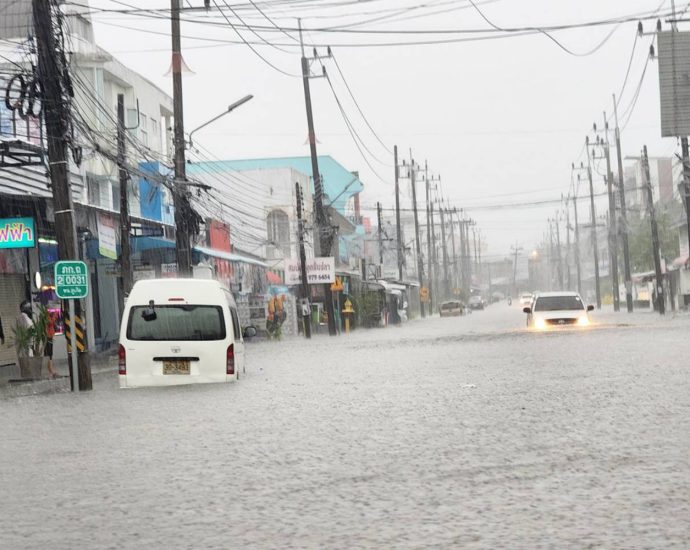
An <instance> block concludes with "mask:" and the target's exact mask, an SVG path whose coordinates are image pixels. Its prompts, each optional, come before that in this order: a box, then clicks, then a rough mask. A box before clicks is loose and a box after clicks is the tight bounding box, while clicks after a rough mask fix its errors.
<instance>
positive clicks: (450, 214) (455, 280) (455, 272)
mask: <svg viewBox="0 0 690 550" xmlns="http://www.w3.org/2000/svg"><path fill="white" fill-rule="evenodd" d="M448 218H450V241H451V246H452V247H453V264H452V266H453V276H452V277H451V281H452V283H453V289H456V288H457V287H458V258H457V250H456V249H455V222H453V212H452V211H451V210H449V211H448Z"/></svg>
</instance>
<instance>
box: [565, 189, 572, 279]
mask: <svg viewBox="0 0 690 550" xmlns="http://www.w3.org/2000/svg"><path fill="white" fill-rule="evenodd" d="M569 200H570V196H568V197H567V198H566V199H565V273H566V276H567V280H568V290H572V289H573V278H572V274H571V272H570V206H569V205H568V201H569Z"/></svg>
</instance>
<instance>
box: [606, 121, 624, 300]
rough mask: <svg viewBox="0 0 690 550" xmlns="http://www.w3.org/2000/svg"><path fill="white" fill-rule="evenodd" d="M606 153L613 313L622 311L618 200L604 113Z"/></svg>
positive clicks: (607, 124) (607, 127) (607, 126)
mask: <svg viewBox="0 0 690 550" xmlns="http://www.w3.org/2000/svg"><path fill="white" fill-rule="evenodd" d="M604 135H605V136H606V139H605V140H604V141H603V144H602V145H603V147H604V153H605V155H606V189H607V191H608V195H609V256H610V258H611V259H610V264H611V265H610V272H611V287H612V293H613V311H616V312H618V311H620V309H621V304H620V285H619V283H618V238H617V235H618V230H617V229H616V227H617V223H616V199H615V195H614V192H613V172H612V171H611V152H610V148H609V123H608V121H607V120H606V113H604Z"/></svg>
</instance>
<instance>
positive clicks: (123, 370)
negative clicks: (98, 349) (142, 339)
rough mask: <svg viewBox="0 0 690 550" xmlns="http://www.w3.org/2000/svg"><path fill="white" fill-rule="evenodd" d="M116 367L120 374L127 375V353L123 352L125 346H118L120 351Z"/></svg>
mask: <svg viewBox="0 0 690 550" xmlns="http://www.w3.org/2000/svg"><path fill="white" fill-rule="evenodd" d="M117 358H118V361H117V365H118V371H119V373H120V374H127V353H126V352H125V346H123V345H122V344H120V350H119V351H118V353H117Z"/></svg>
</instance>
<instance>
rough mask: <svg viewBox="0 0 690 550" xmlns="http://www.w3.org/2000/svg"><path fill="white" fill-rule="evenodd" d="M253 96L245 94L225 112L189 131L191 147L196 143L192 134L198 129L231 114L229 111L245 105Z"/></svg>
mask: <svg viewBox="0 0 690 550" xmlns="http://www.w3.org/2000/svg"><path fill="white" fill-rule="evenodd" d="M253 97H254V96H253V95H252V94H249V95H246V96H244V97H243V98H242V99H239V100H237V101H235V103H233V104H232V105H230V106H228V108H227V110H225V111H223V112H222V113H221V114H219V115H218V116H215V117H213V118H212V119H211V120H209V121H207V122H204V123H203V124H202V125H201V126H199V127H197V128H194V130H192V131H191V132H190V133H189V147H190V148H191V147H192V146H193V145H194V143H193V142H192V135H193V134H194V132H197V131H198V130H201V129H202V128H204V127H206V126H208V125H209V124H211V123H212V122H215V121H216V120H218V119H219V118H221V117H224V116H225V115H227V114H229V113H232V112H233V111H234V110H235V109H237V108H238V107H239V106H240V105H244V104H245V103H247V101H249V100H250V99H252V98H253Z"/></svg>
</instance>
